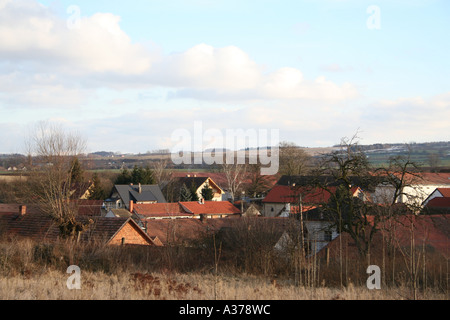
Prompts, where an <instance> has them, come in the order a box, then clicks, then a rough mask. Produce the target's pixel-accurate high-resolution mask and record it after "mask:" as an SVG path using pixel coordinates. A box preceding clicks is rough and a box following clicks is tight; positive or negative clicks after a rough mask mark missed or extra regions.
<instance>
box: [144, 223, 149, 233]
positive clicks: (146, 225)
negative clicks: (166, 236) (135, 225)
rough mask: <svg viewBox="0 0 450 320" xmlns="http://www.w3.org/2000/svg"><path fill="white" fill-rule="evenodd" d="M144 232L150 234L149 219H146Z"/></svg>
mask: <svg viewBox="0 0 450 320" xmlns="http://www.w3.org/2000/svg"><path fill="white" fill-rule="evenodd" d="M144 232H145V233H147V234H148V221H144Z"/></svg>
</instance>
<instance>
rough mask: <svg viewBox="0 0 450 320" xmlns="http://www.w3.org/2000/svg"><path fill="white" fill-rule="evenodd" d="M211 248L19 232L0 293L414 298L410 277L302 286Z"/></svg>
mask: <svg viewBox="0 0 450 320" xmlns="http://www.w3.org/2000/svg"><path fill="white" fill-rule="evenodd" d="M210 253H211V252H210V251H209V250H208V252H203V251H201V252H199V253H197V254H195V253H193V252H187V251H186V250H184V249H182V248H172V249H169V248H163V249H158V250H156V251H155V250H149V248H137V247H134V248H133V247H105V246H101V245H93V246H85V247H83V246H74V245H73V244H70V245H69V244H67V243H60V244H51V245H48V244H39V243H34V242H32V241H31V240H18V239H13V240H12V241H11V240H9V241H0V300H408V299H412V294H411V288H410V287H409V286H408V284H407V282H406V281H405V282H404V283H402V282H398V283H397V284H396V285H392V284H389V283H387V282H386V283H385V282H384V281H383V284H382V287H381V289H380V290H376V289H375V290H369V289H368V288H367V287H366V285H365V284H366V279H367V275H363V276H362V277H358V278H354V279H353V280H351V281H348V282H347V283H346V284H345V286H343V287H341V286H339V285H335V284H334V285H333V284H330V282H331V280H333V279H332V278H329V277H331V276H332V277H335V276H334V275H330V274H329V271H325V269H323V270H324V273H323V274H322V275H321V278H320V279H319V280H320V282H317V283H315V284H314V285H308V286H305V285H296V284H295V283H294V279H293V277H292V276H291V274H290V272H289V269H286V270H287V274H284V275H275V276H274V274H265V273H264V272H260V271H257V269H254V268H253V269H251V270H250V269H249V271H246V270H242V269H237V268H236V266H231V265H229V264H227V262H226V261H225V260H224V261H221V262H220V263H219V264H218V265H216V267H217V266H218V267H219V268H215V264H214V262H215V261H214V254H212V255H211V254H210ZM255 261H256V260H255ZM255 264H257V263H256V262H255ZM70 265H77V266H79V267H80V271H81V272H80V278H79V279H80V289H69V288H68V286H67V283H68V280H69V279H70V278H71V277H72V274H69V273H67V268H68V267H69V266H70ZM253 267H255V266H253ZM280 270H281V269H280ZM443 272H444V273H443V274H444V275H445V274H446V271H445V270H443ZM353 273H354V272H353ZM327 277H328V278H327ZM325 279H326V280H325ZM358 279H360V280H358ZM355 280H356V281H355ZM326 281H328V282H326ZM443 281H444V282H445V280H443ZM70 283H72V282H71V281H70ZM297 284H298V283H297ZM416 298H417V299H423V300H448V298H449V296H448V290H446V289H445V288H444V289H443V288H442V287H441V286H440V285H438V286H432V285H428V286H427V287H426V288H422V289H420V290H418V294H417V296H416Z"/></svg>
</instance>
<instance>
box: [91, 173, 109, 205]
mask: <svg viewBox="0 0 450 320" xmlns="http://www.w3.org/2000/svg"><path fill="white" fill-rule="evenodd" d="M92 184H93V187H92V189H91V192H90V193H89V200H104V199H105V198H106V191H105V189H103V187H102V185H101V181H100V178H99V176H98V174H97V173H94V176H93V177H92Z"/></svg>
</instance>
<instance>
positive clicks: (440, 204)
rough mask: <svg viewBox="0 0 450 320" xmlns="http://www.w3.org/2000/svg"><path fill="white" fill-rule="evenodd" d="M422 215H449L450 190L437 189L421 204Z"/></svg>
mask: <svg viewBox="0 0 450 320" xmlns="http://www.w3.org/2000/svg"><path fill="white" fill-rule="evenodd" d="M422 213H423V214H450V188H437V189H436V190H434V191H433V192H432V193H431V194H430V195H429V196H428V197H427V198H426V199H425V200H424V201H423V203H422Z"/></svg>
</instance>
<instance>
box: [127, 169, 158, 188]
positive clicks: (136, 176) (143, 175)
mask: <svg viewBox="0 0 450 320" xmlns="http://www.w3.org/2000/svg"><path fill="white" fill-rule="evenodd" d="M154 181H155V180H154V178H153V171H152V170H151V169H150V168H149V167H148V166H147V167H146V168H145V169H144V168H142V167H138V166H134V169H133V171H132V172H131V182H132V183H133V184H139V183H140V184H154Z"/></svg>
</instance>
